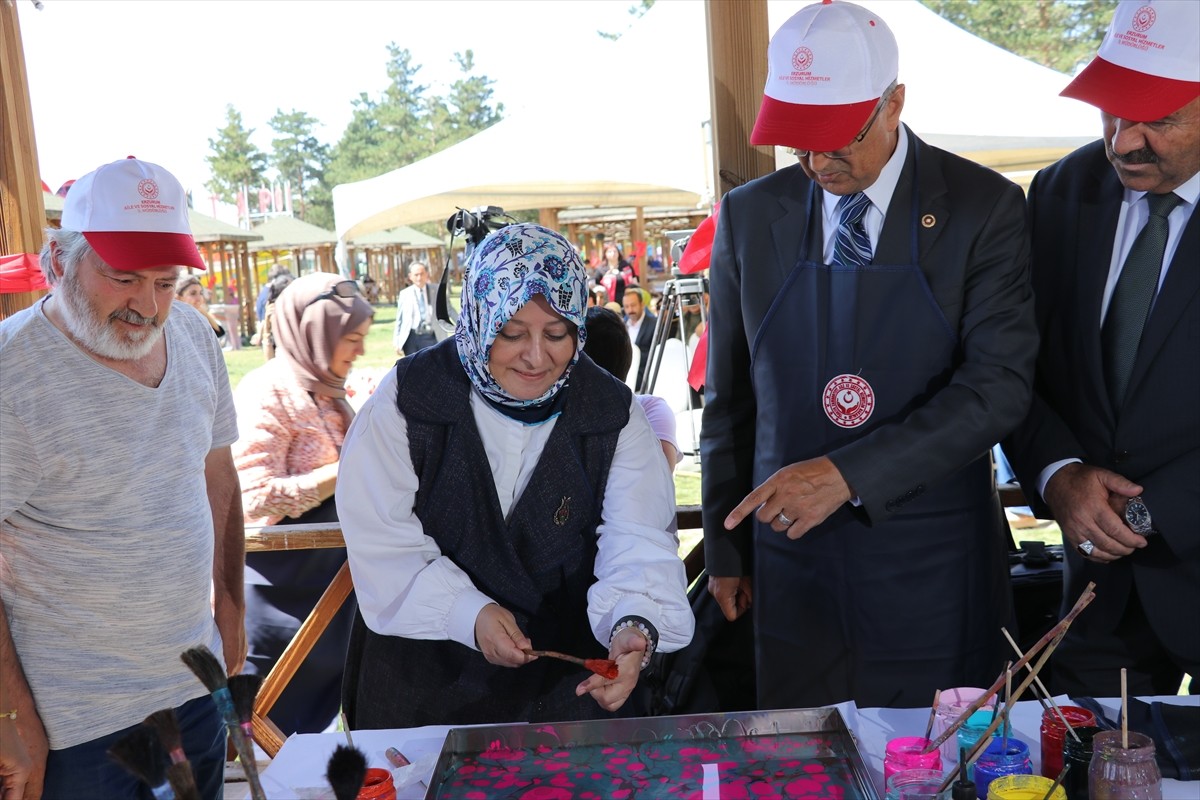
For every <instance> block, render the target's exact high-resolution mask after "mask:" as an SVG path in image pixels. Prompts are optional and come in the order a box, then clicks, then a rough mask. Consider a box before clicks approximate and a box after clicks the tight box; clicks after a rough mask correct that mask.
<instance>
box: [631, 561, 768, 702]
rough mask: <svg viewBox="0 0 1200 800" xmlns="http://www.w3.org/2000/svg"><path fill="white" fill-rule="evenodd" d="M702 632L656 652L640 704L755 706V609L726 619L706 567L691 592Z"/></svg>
mask: <svg viewBox="0 0 1200 800" xmlns="http://www.w3.org/2000/svg"><path fill="white" fill-rule="evenodd" d="M688 599H689V600H690V601H691V604H692V613H693V614H694V615H695V617H696V632H695V634H694V635H693V636H692V641H691V642H690V643H689V644H688V645H687V646H686V647H684V648H683V649H682V650H679V651H677V652H674V653H655V654H654V656H653V657H652V658H651V660H650V666H648V667H647V668H646V670H645V672H644V673H643V674H642V676H641V679H640V680H639V681H638V688H637V690H636V691H635V695H636V697H635V698H634V700H635V708H637V709H638V710H639V711H641V712H642V713H647V714H650V715H653V716H666V715H670V714H711V713H717V712H722V711H751V710H753V709H754V708H755V702H756V698H755V684H754V627H753V623H752V622H751V616H750V614H744V615H742V617H741V618H739V619H737V620H736V621H734V622H729V621H728V620H726V619H725V615H724V614H723V613H721V608H720V606H718V605H717V601H716V600H715V599H713V597H712V595H710V594H709V593H708V573H707V572H701V573H700V577H699V578H698V579H697V580H696V582H695V583H694V584H692V588H691V591H689V592H688Z"/></svg>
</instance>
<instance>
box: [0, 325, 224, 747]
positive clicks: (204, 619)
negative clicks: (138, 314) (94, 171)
mask: <svg viewBox="0 0 1200 800" xmlns="http://www.w3.org/2000/svg"><path fill="white" fill-rule="evenodd" d="M165 336H166V343H167V371H166V374H165V376H164V377H163V381H162V383H161V384H160V385H159V386H158V388H154V389H152V388H150V387H148V386H144V385H142V384H140V383H137V382H136V381H134V380H132V379H130V378H128V377H126V376H125V375H122V374H120V373H118V372H116V371H114V370H112V369H109V368H108V367H105V366H103V365H101V364H99V363H98V362H96V361H94V360H93V359H92V358H90V357H89V356H88V355H87V354H85V353H84V352H83V351H82V350H80V349H79V348H78V347H76V346H75V345H74V344H73V343H72V342H71V341H70V340H69V339H68V338H67V337H66V336H65V335H64V334H63V333H62V332H61V331H60V330H58V328H56V327H54V325H53V324H52V323H51V322H50V321H49V320H48V319H47V318H46V316H45V313H44V312H43V310H42V303H41V302H39V303H36V304H35V305H34V306H32V307H30V308H27V309H25V310H23V311H21V312H20V313H18V314H15V315H13V316H12V317H9V318H8V319H6V320H4V321H3V322H0V376H3V379H2V380H0V592H2V593H3V598H4V604H5V607H6V610H7V612H8V616H9V625H10V627H11V629H12V637H13V642H14V644H15V645H16V651H17V655H18V656H19V658H20V660H21V665H22V667H23V668H24V670H25V675H26V677H27V678H28V680H29V684H30V688H31V689H32V690H33V694H34V697H35V699H36V702H37V709H38V713H39V715H40V716H41V718H42V723H43V724H44V725H45V727H46V734H47V736H48V737H49V740H50V747H51V748H53V749H56V750H57V749H61V748H65V747H71V746H73V745H76V744H81V743H83V742H87V741H90V740H92V739H95V738H98V737H100V736H103V735H105V734H108V733H112V732H114V731H118V730H120V729H122V728H125V727H127V726H129V725H132V724H134V723H136V722H139V721H140V720H142V719H143V718H144V717H146V715H148V714H149V713H150V712H152V711H156V710H158V709H161V708H168V707H174V706H178V705H180V704H182V703H184V702H186V701H188V700H191V699H194V698H196V697H201V696H203V695H204V694H206V693H207V690H206V689H205V688H204V686H203V685H202V684H201V683H200V681H199V680H198V679H197V678H196V676H195V675H193V674H192V673H191V671H190V670H188V668H187V667H186V666H185V665H184V664H183V663H182V662H181V661H180V660H179V654H180V653H182V652H183V651H184V650H186V649H188V648H189V647H197V646H199V645H206V646H208V647H209V648H210V649H211V650H212V651H213V652H214V653H218V654H219V653H220V652H221V638H220V635H219V634H218V632H217V628H216V624H215V623H214V622H213V618H212V611H211V605H210V599H209V598H210V584H211V581H212V570H213V524H212V513H211V510H210V508H209V504H208V496H207V493H206V490H205V480H204V461H205V458H206V457H207V455H208V453H209V451H210V450H212V449H214V448H217V447H224V446H227V445H229V444H231V443H232V442H233V441H234V440H235V439H236V438H237V424H236V419H235V416H234V410H233V396H232V394H231V393H230V390H229V376H228V374H227V373H226V371H225V361H224V358H223V357H222V354H221V350H220V348H219V347H218V346H217V339H216V337H215V336H213V335H212V328H211V327H210V326H209V324H208V323H207V322H206V321H205V320H204V319H203V318H202V317H201V316H200V314H199V313H197V312H196V311H195V309H192V308H191V307H189V306H187V305H184V304H183V303H179V302H176V303H175V304H174V305H173V307H172V313H171V314H170V315H169V316H168V318H167V322H166V327H165Z"/></svg>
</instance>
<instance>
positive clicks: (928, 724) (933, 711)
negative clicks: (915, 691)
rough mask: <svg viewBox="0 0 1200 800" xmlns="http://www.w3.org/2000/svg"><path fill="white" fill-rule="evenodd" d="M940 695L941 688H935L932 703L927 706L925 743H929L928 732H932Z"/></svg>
mask: <svg viewBox="0 0 1200 800" xmlns="http://www.w3.org/2000/svg"><path fill="white" fill-rule="evenodd" d="M941 697H942V690H941V689H936V690H935V691H934V693H933V705H932V706H931V707H930V708H929V720H928V721H927V722H926V723H925V743H926V744H928V743H929V734H931V733H933V719H934V717H936V716H937V709H938V700H940V699H941Z"/></svg>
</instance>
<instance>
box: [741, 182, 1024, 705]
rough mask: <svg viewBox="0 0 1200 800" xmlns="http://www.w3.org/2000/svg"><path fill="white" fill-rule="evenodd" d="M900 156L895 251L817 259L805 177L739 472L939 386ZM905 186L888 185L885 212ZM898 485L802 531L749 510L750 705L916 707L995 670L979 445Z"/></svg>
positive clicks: (941, 371) (993, 543)
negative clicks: (957, 462)
mask: <svg viewBox="0 0 1200 800" xmlns="http://www.w3.org/2000/svg"><path fill="white" fill-rule="evenodd" d="M915 167H919V165H917V164H915V161H914V172H913V175H914V178H913V181H912V197H911V220H909V233H910V236H909V254H908V258H907V263H902V264H877V263H872V264H869V265H867V266H865V267H842V266H834V265H828V264H824V263H821V262H822V261H823V258H822V256H821V236H820V234H819V233H818V232H819V231H820V230H821V224H822V219H821V196H820V193H819V192H818V191H817V190H816V188H815V186H814V188H813V191H812V198H811V201H810V220H809V224H808V225H807V226H806V227H805V234H804V241H803V243H802V246H801V249H800V254H801V260H800V262H799V263H797V264H796V265H795V267H793V269H792V271H791V273H790V274H789V275H788V276H787V278H786V279H785V281H784V284H783V287H782V288H781V290H780V292H779V294H778V295H777V297H776V299H775V301H774V303H773V304H772V306H771V308H770V310H769V311H768V312H767V315H766V316H765V318H764V319H763V323H762V326H761V327H760V329H759V331H758V333H757V335H756V337H755V341H754V342H753V345H752V348H751V358H752V368H751V373H752V379H753V382H754V392H755V396H756V398H757V402H758V429H757V434H756V446H755V465H754V485H756V486H757V485H760V484H761V483H762V482H763V481H765V480H766V479H767V478H769V477H770V476H771V475H772V474H773V473H774V472H775V471H776V470H778V469H779V468H781V467H783V466H785V465H787V464H792V463H795V462H798V461H803V460H806V459H810V458H815V457H818V456H821V455H824V454H827V453H830V452H832V451H834V450H836V449H837V448H838V447H840V446H843V445H845V444H846V443H848V442H850V441H854V440H856V439H858V438H860V437H862V436H864V435H866V434H868V433H869V432H870V431H872V430H873V429H875V428H876V427H878V426H881V425H886V424H897V423H900V422H902V421H903V420H904V418H905V417H906V416H907V415H908V414H909V413H910V412H911V411H912V410H913V409H915V408H918V407H920V406H921V405H923V404H924V403H926V402H927V401H928V399H929V398H930V397H932V396H933V394H934V393H935V392H937V391H938V390H939V389H941V388H942V387H944V386H945V385H946V384H947V383H948V382H949V380H950V377H951V375H952V373H953V369H954V367H955V366H956V362H957V359H958V355H957V351H958V337H957V334H956V333H955V331H954V330H952V329H951V327H950V325H949V323H948V322H947V321H946V318H945V316H944V315H943V314H942V312H941V310H940V308H939V307H938V305H937V303H936V301H935V300H934V297H933V295H932V293H931V291H930V288H929V285H928V283H927V282H926V280H925V276H924V274H923V273H922V271H921V269H920V267H919V265H918V263H917V261H918V255H917V254H918V229H917V226H918V209H919V207H920V206H919V202H918V201H919V196H918V191H917V186H918V185H919V181H918V180H917V179H916V176H917V175H919V171H918V170H917V169H916V168H915ZM901 185H903V182H902V184H901ZM903 199H904V198H903V197H902V191H901V189H900V187H899V186H898V189H897V197H895V198H894V199H893V203H892V209H893V211H894V212H895V211H896V210H897V209H898V211H899V213H901V214H902V213H903V206H904V203H903ZM897 200H900V201H901V202H900V203H897V202H896V201H897ZM896 222H897V223H898V222H900V219H897V220H896ZM810 237H812V242H811V243H810ZM915 481H916V479H914V483H915ZM910 494H914V496H913V497H912V498H906V502H904V503H903V508H902V510H896V512H895V513H894V514H893V515H892V516H891V517H889V518H887V519H886V520H884V521H880V522H877V523H875V524H874V525H870V524H868V521H867V519H866V515H865V513H863V512H862V511H861V510H859V509H855V508H853V507H852V506H851V505H850V504H846V505H844V506H842V508H840V509H839V510H838V511H836V512H834V514H832V515H831V516H830V517H829V519H827V520H826V521H825V522H824V523H822V524H821V525H819V526H817V527H816V528H814V529H813V530H811V531H809V532H808V533H807V534H806V535H805V536H803V537H802V538H800V539H799V540H791V539H788V538H787V537H786V536H784V535H783V534H779V533H776V532H774V531H773V530H771V529H770V527H769V526H768V525H763V524H762V523H759V522H757V521H756V522H755V523H754V530H755V534H754V603H753V606H752V609H753V613H754V622H755V633H756V648H755V650H756V662H757V683H758V703H759V708H764V709H766V708H795V707H811V706H820V705H828V704H832V703H836V702H841V701H844V700H851V699H852V700H855V701H856V702H857V703H858V704H859V705H862V706H893V707H905V706H907V707H916V706H921V705H928V704H929V702H930V701H931V700H932V698H933V693H934V690H935V689H938V688H943V687H948V686H964V685H966V686H970V685H989V684H990V683H991V681H992V680H994V679H995V677H996V675H997V674H998V671H999V668H1000V667H997V666H996V665H997V664H998V663H1001V662H999V658H1000V655H999V653H998V651H997V648H996V639H997V637H998V635H999V627H1000V626H1001V625H1003V624H1004V623H1005V621H1006V620H1007V608H1006V607H1002V608H996V606H997V605H1000V606H1005V603H1004V602H1003V601H1002V600H1001V601H998V598H1000V597H1002V596H1003V595H1002V594H1001V592H1000V590H1001V589H1002V590H1003V591H1005V592H1006V591H1007V566H1006V562H1005V561H1004V560H1003V559H1004V558H1005V554H1004V548H1003V539H1002V535H1001V532H1000V526H1001V525H1003V524H1004V517H1003V510H1002V508H1001V506H1000V501H999V498H998V496H997V494H996V490H995V480H994V476H993V473H992V465H991V458H990V454H989V452H988V449H987V448H986V447H985V448H981V452H980V455H979V456H978V457H977V458H975V459H974V460H973V461H971V462H970V463H969V464H966V465H965V466H964V467H963V468H962V469H960V470H959V471H958V472H957V473H955V474H954V475H952V476H951V477H949V478H947V479H946V480H944V481H942V482H941V483H939V484H937V485H930V486H921V487H920V490H919V492H916V493H910ZM1001 666H1002V663H1001ZM983 681H986V683H981V682H983Z"/></svg>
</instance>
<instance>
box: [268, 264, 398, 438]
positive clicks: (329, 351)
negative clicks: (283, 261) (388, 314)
mask: <svg viewBox="0 0 1200 800" xmlns="http://www.w3.org/2000/svg"><path fill="white" fill-rule="evenodd" d="M344 281H348V282H350V283H353V281H352V280H351V279H350V278H344V277H342V276H341V275H334V274H332V273H328V272H314V273H312V274H311V275H305V276H304V277H303V278H297V279H296V280H294V281H292V282H291V283H290V284H289V285H288V287H287V288H286V289H284V290H283V292H282V293H281V294H280V295H279V298H278V299H277V300H276V301H275V308H274V315H275V316H274V318H273V319H272V321H271V325H272V329H273V330H274V333H275V344H276V352H275V355H276V357H277V358H283V359H285V360H286V361H287V362H288V363H289V364H290V365H291V367H292V372H293V373H294V374H295V376H296V380H297V381H298V382H299V383H300V385H301V386H302V387H303V388H304V389H305V390H306V391H309V392H312V393H314V394H319V395H323V396H324V397H332V398H334V399H335V400H338V401H340V402H339V403H338V405H339V406H341V407H342V414H343V415H344V416H345V417H346V421H347V423H348V422H349V420H350V418H351V417H353V416H354V411H353V409H351V407H350V404H349V403H348V402H346V379H345V378H339V377H338V376H337V375H334V374H333V373H332V372H331V371H330V369H329V365H330V362H332V360H333V351H334V349H335V348H336V347H337V345H338V342H340V341H341V339H342V337H343V336H345V335H346V334H347V333H350V332H351V331H353V330H354V329H355V328H357V327H358V326H360V325H362V324H363V322H365V321H366V320H368V319H370V318H372V317H373V316H375V309H374V308H372V307H371V304H370V303H368V302H367V301H366V299H365V298H364V297H363V296H362V295H360V294H358V293H357V292H355V294H354V296H353V297H338V296H336V295H333V294H332V293H331V294H330V296H328V297H322V298H321V299H320V300H316V302H313V301H314V300H315V299H316V298H317V297H318V296H320V295H321V294H323V293H326V292H330V291H331V290H332V289H333V287H334V286H336V285H337V284H339V283H342V282H344Z"/></svg>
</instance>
